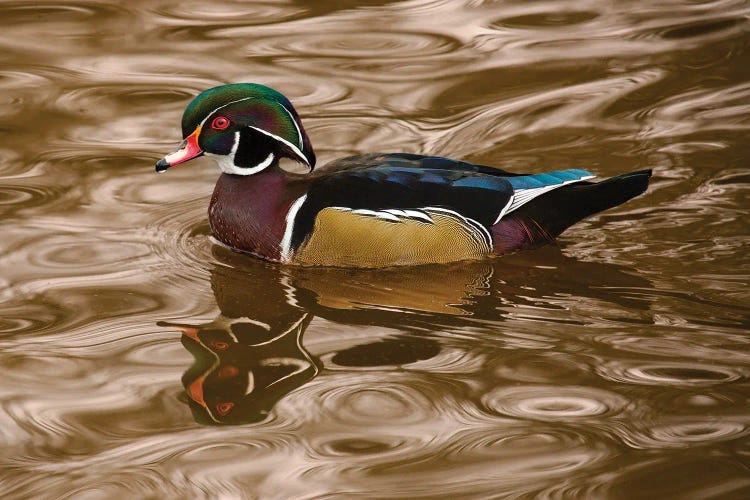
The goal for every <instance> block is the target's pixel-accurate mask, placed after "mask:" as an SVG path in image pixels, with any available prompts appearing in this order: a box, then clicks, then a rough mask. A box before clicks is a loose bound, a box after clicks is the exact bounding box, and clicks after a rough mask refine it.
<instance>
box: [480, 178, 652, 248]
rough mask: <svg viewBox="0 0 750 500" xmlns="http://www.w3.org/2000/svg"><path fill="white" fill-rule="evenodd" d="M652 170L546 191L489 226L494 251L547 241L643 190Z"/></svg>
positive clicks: (524, 246)
mask: <svg viewBox="0 0 750 500" xmlns="http://www.w3.org/2000/svg"><path fill="white" fill-rule="evenodd" d="M650 177H651V170H638V171H637V172H630V173H628V174H622V175H618V176H616V177H611V178H609V179H607V180H604V181H601V182H577V183H575V184H571V185H569V186H564V187H561V188H558V189H555V190H553V191H550V192H549V193H545V194H543V195H541V196H539V197H538V198H535V199H534V200H532V201H530V202H529V203H527V204H526V205H524V206H522V207H521V208H519V209H518V210H516V211H514V212H512V213H511V214H509V215H508V216H507V217H505V218H503V219H502V220H501V221H500V222H498V223H497V224H496V225H494V226H493V227H492V233H493V236H494V240H495V253H507V252H513V251H516V250H521V249H524V248H530V247H535V246H539V245H543V244H545V243H549V242H550V241H552V240H553V239H554V238H555V237H556V236H557V235H559V234H560V233H562V232H563V231H565V230H566V229H568V228H569V227H570V226H572V225H573V224H575V223H576V222H578V221H580V220H582V219H585V218H586V217H589V216H591V215H594V214H596V213H599V212H601V211H602V210H607V209H608V208H612V207H616V206H617V205H621V204H623V203H625V202H626V201H628V200H629V199H631V198H634V197H636V196H638V195H639V194H641V193H643V192H644V191H646V188H647V187H648V180H649V178H650Z"/></svg>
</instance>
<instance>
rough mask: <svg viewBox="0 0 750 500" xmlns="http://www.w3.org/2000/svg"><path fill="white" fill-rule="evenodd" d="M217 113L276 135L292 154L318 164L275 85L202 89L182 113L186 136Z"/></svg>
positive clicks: (245, 84)
mask: <svg viewBox="0 0 750 500" xmlns="http://www.w3.org/2000/svg"><path fill="white" fill-rule="evenodd" d="M217 116H226V117H228V118H230V119H231V120H232V122H233V123H236V124H239V125H242V126H246V127H252V128H254V129H256V130H259V131H261V132H263V133H265V134H267V135H269V136H271V137H274V138H275V139H277V140H278V141H279V142H280V143H281V144H283V145H284V146H285V147H286V149H288V150H289V152H290V153H291V155H292V157H294V158H295V159H298V160H299V161H302V162H304V163H306V164H308V165H310V167H313V166H314V165H315V154H314V152H313V149H312V146H311V145H310V140H309V139H308V137H307V134H306V133H305V130H304V128H303V127H302V123H301V122H300V119H299V116H298V115H297V112H296V111H295V109H294V107H293V106H292V103H291V102H289V99H287V98H286V97H284V96H283V95H282V94H280V93H279V92H277V91H275V90H273V89H272V88H269V87H266V86H264V85H259V84H255V83H235V84H230V85H222V86H220V87H214V88H212V89H208V90H206V91H204V92H201V93H200V94H198V95H197V96H196V97H195V98H194V99H193V100H192V101H191V102H190V104H188V106H187V108H186V109H185V113H184V114H183V115H182V135H183V137H187V136H188V135H190V134H191V133H193V131H194V130H195V129H196V128H197V127H198V125H200V124H201V123H204V124H206V126H209V125H210V123H211V122H212V120H213V119H215V117H217Z"/></svg>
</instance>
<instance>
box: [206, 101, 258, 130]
mask: <svg viewBox="0 0 750 500" xmlns="http://www.w3.org/2000/svg"><path fill="white" fill-rule="evenodd" d="M250 99H255V97H243V98H242V99H237V100H236V101H230V102H228V103H226V104H222V105H221V106H219V107H218V108H216V109H214V110H213V111H211V112H210V113H209V114H207V115H206V117H205V118H204V119H203V120H202V121H201V123H200V124H201V126H203V125H205V123H206V120H208V117H209V116H211V115H212V114H214V113H216V112H217V111H219V110H220V109H221V108H226V107H227V106H229V105H230V104H234V103H236V102H242V101H247V100H250Z"/></svg>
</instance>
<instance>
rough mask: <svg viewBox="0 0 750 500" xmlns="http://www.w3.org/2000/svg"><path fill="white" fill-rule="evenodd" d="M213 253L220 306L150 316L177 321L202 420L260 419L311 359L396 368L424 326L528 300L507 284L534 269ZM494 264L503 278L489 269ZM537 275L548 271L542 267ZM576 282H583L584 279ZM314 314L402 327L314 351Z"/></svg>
mask: <svg viewBox="0 0 750 500" xmlns="http://www.w3.org/2000/svg"><path fill="white" fill-rule="evenodd" d="M215 256H216V257H217V260H218V263H217V264H216V265H215V267H214V268H213V269H212V272H211V287H212V290H213V293H214V296H215V298H216V303H217V305H218V307H219V310H220V314H219V315H218V316H217V317H216V318H215V319H214V320H213V321H211V322H208V323H204V324H201V325H186V324H179V323H166V322H161V323H159V324H160V325H161V326H169V327H172V328H176V329H178V330H180V331H181V332H182V344H183V345H184V346H185V348H186V349H187V350H188V351H189V352H190V353H191V354H192V355H193V357H194V358H195V362H194V364H193V365H192V366H191V367H190V368H189V369H188V370H187V371H186V372H185V374H184V375H183V377H182V383H183V385H184V387H185V390H186V395H187V399H188V402H189V404H190V407H191V409H192V411H193V415H194V417H195V419H196V421H197V422H198V423H203V424H209V425H216V424H243V423H250V422H256V421H259V420H262V419H264V418H266V416H267V415H268V413H269V412H270V411H271V409H272V408H273V406H274V405H275V404H276V402H277V401H278V400H279V399H281V398H282V397H284V396H285V395H286V394H288V393H290V392H291V391H293V390H294V389H296V388H298V387H300V386H302V385H304V384H305V383H307V382H309V381H310V380H312V379H313V378H314V377H315V376H316V375H317V374H318V373H319V372H320V370H321V369H322V368H323V363H322V361H321V358H323V359H327V360H330V362H331V363H332V364H334V365H336V366H338V367H360V368H361V367H399V366H403V365H408V364H410V363H414V362H417V361H421V360H427V359H430V358H433V357H434V356H436V355H438V354H439V353H440V351H441V344H440V343H438V341H437V340H436V339H435V338H430V337H429V333H430V332H431V331H434V330H436V329H444V328H461V326H464V325H465V324H466V321H467V320H468V319H469V317H470V319H472V320H474V319H477V318H480V319H481V318H483V317H484V318H486V319H491V320H492V321H494V322H497V321H498V320H500V319H501V318H502V315H501V314H500V313H499V312H498V308H500V307H507V306H508V304H509V301H510V305H511V306H512V305H513V303H514V302H520V301H523V300H528V298H527V296H528V295H529V292H528V287H522V288H523V289H522V290H515V288H516V287H515V285H513V283H514V282H518V281H522V280H524V279H527V278H529V276H528V273H532V274H533V273H534V272H537V273H539V272H540V269H535V268H534V267H533V266H528V267H527V266H525V265H524V264H523V263H521V265H518V264H517V263H516V265H515V266H514V265H507V264H505V265H504V263H503V261H504V260H507V259H500V260H497V261H486V262H475V263H456V264H452V265H439V266H422V267H415V268H403V269H385V270H383V269H381V270H351V269H346V270H337V269H322V268H296V269H295V268H292V269H290V268H282V267H280V266H275V265H272V264H269V263H265V262H261V261H256V260H254V259H250V258H247V257H245V256H241V255H236V254H233V253H231V252H228V251H226V250H224V249H223V248H220V247H217V248H216V249H215ZM552 258H553V260H557V261H559V260H560V259H561V258H562V259H563V260H565V261H568V262H565V264H567V265H569V266H573V268H575V267H576V266H578V267H580V266H581V264H582V263H580V262H577V261H575V260H573V259H567V258H564V257H562V256H561V254H560V253H559V251H557V254H554V253H552ZM558 264H559V262H558ZM583 267H584V268H585V273H586V275H587V276H589V277H590V276H596V273H597V272H602V271H603V270H604V271H606V274H607V276H609V278H608V285H611V283H612V276H616V277H617V276H619V282H620V283H621V285H622V286H630V287H632V286H641V285H642V284H643V280H642V279H640V278H635V277H632V276H629V275H627V273H623V272H622V271H620V270H619V269H617V268H614V267H613V266H608V265H602V264H588V263H586V264H584V265H583ZM599 268H603V269H599ZM501 269H504V271H505V274H506V277H509V278H510V279H507V278H506V279H500V278H499V272H500V270H501ZM569 270H570V268H568V270H566V275H568V274H569ZM519 273H520V275H519ZM541 274H542V275H546V276H547V277H548V278H549V277H550V276H551V275H554V274H553V273H551V271H550V270H545V271H544V272H543V273H541ZM623 280H624V281H623ZM616 281H617V280H616ZM553 282H554V283H558V281H557V280H553ZM586 283H587V284H588V287H590V280H589V281H586ZM558 285H559V283H558ZM582 286H583V287H584V289H581V287H579V286H577V285H576V284H575V282H573V283H572V284H566V285H565V287H564V288H566V290H565V292H566V293H571V292H573V293H582V292H585V291H586V289H588V288H587V287H586V286H585V285H582ZM571 288H572V289H573V290H571ZM610 288H611V286H610ZM521 292H522V293H521ZM589 293H590V291H589ZM615 295H616V297H617V298H618V299H620V300H627V301H632V299H630V298H627V297H626V296H625V297H623V296H620V295H618V294H615ZM626 295H627V294H626ZM629 305H630V307H632V304H629ZM315 317H321V318H324V319H326V320H328V321H332V322H335V323H337V324H339V325H346V326H347V327H351V328H352V329H354V330H356V329H357V325H369V326H373V325H374V326H383V327H387V328H391V329H392V328H398V329H399V331H401V332H403V333H402V334H400V335H398V336H392V337H386V338H381V339H377V340H372V339H368V340H367V341H365V342H360V343H356V345H353V346H348V347H346V348H343V349H334V350H333V351H332V352H325V353H318V355H317V356H314V355H312V354H310V353H309V352H308V350H306V349H305V347H304V344H303V335H304V333H305V331H306V329H307V328H308V326H309V325H310V324H311V322H312V321H313V319H314V318H315Z"/></svg>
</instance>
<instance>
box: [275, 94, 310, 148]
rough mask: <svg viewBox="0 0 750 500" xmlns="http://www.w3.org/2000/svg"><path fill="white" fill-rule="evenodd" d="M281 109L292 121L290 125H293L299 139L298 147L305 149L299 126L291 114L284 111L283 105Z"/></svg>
mask: <svg viewBox="0 0 750 500" xmlns="http://www.w3.org/2000/svg"><path fill="white" fill-rule="evenodd" d="M279 104H281V103H279ZM281 107H282V108H284V111H286V114H288V115H289V119H290V120H292V123H294V128H296V129H297V137H299V145H300V146H301V147H303V148H304V147H305V141H304V139H303V138H302V131H301V130H300V129H299V125H297V120H295V119H294V116H293V115H292V113H291V112H290V111H289V110H288V109H286V106H284V105H283V104H281Z"/></svg>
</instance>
